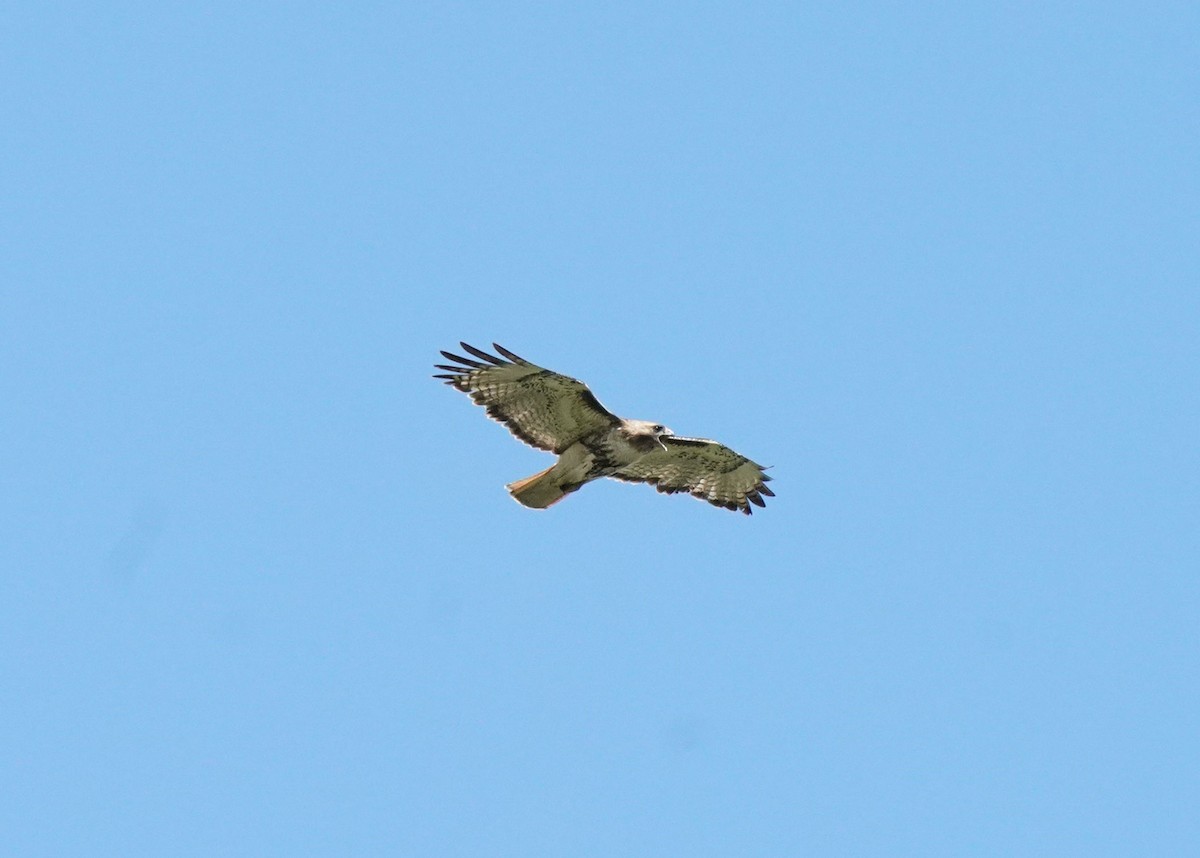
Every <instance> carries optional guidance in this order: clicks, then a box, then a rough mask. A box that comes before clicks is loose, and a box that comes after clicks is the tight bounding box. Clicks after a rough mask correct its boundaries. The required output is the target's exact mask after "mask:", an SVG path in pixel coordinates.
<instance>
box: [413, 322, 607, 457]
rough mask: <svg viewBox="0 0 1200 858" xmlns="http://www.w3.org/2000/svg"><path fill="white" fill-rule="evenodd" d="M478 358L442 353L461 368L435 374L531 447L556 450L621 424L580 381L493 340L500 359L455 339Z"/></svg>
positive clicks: (447, 367) (454, 367)
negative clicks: (526, 357)
mask: <svg viewBox="0 0 1200 858" xmlns="http://www.w3.org/2000/svg"><path fill="white" fill-rule="evenodd" d="M459 345H461V346H462V347H463V349H464V350H466V352H467V353H468V354H471V355H473V356H474V357H475V358H479V360H474V359H473V358H469V357H462V356H461V355H456V354H453V353H451V352H442V354H443V355H444V356H445V357H446V359H447V360H450V361H454V362H455V363H456V364H460V366H450V365H447V364H437V365H436V366H437V368H438V369H444V370H449V374H442V375H435V376H434V378H441V379H445V381H446V384H448V385H450V386H451V387H454V388H457V389H458V390H461V391H462V392H463V393H466V394H468V395H469V396H470V397H471V399H473V400H474V401H475V402H476V403H478V404H479V405H482V406H483V407H484V408H486V409H487V413H488V416H489V417H491V418H492V419H494V420H498V421H499V422H501V423H503V424H504V425H505V426H507V427H508V429H509V431H510V432H512V433H513V434H514V435H516V436H517V437H518V438H520V439H521V440H522V441H524V442H525V443H526V444H529V445H530V446H533V447H537V448H539V449H541V450H549V451H551V452H553V453H561V452H562V451H563V450H565V449H567V447H570V446H571V445H572V444H574V443H575V442H576V441H578V440H579V439H580V438H584V437H586V436H588V435H591V434H593V433H595V432H598V431H600V430H603V429H608V428H609V427H611V426H615V425H616V424H617V423H620V419H619V418H618V417H617V416H616V415H614V414H612V413H610V412H609V411H608V410H607V409H606V408H605V407H604V406H603V405H601V404H600V402H599V401H598V400H597V399H596V397H595V396H594V395H592V392H591V391H590V390H588V389H587V385H585V384H584V383H583V382H581V381H577V380H576V379H573V378H571V377H570V376H566V375H560V374H559V373H557V372H552V371H550V370H548V369H543V368H542V367H540V366H536V365H535V364H532V363H530V362H529V361H527V360H525V359H524V358H521V357H518V356H517V355H515V354H513V353H512V352H510V351H509V350H508V349H506V348H504V347H503V346H501V345H499V344H497V343H492V345H493V346H494V347H495V349H496V351H498V352H499V353H500V354H501V355H503V357H504V358H507V360H504V359H503V358H499V357H496V356H495V355H490V354H488V353H487V352H485V351H483V350H482V349H477V348H475V347H474V346H469V345H467V344H466V343H459Z"/></svg>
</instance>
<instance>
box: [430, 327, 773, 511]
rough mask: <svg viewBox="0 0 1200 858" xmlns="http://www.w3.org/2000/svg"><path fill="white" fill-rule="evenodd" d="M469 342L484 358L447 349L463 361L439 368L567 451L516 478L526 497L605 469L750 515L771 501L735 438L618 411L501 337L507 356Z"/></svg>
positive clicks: (513, 426) (551, 492)
mask: <svg viewBox="0 0 1200 858" xmlns="http://www.w3.org/2000/svg"><path fill="white" fill-rule="evenodd" d="M461 345H462V347H463V348H464V349H465V350H466V351H467V352H468V353H470V354H472V355H474V356H475V357H476V358H480V359H481V360H474V359H472V358H465V357H461V356H459V355H455V354H452V353H450V352H442V354H443V355H444V356H445V357H446V358H447V359H448V360H451V361H455V362H456V363H457V364H461V365H460V366H450V365H445V364H438V369H444V370H449V371H450V374H443V375H438V376H435V377H436V378H441V379H444V380H445V381H446V383H447V384H449V385H451V386H452V387H455V388H457V389H458V390H461V391H463V392H464V393H467V394H469V395H470V396H471V398H472V399H473V400H474V401H475V402H476V403H478V404H480V405H483V406H484V407H486V408H487V412H488V416H490V417H492V418H493V419H495V420H498V421H500V422H501V423H504V424H505V425H506V426H508V428H509V430H510V431H511V432H512V433H513V434H514V435H516V436H517V437H518V438H520V439H521V440H522V441H524V442H525V443H527V444H529V445H530V446H533V447H538V448H539V449H543V450H549V451H550V452H553V453H557V454H558V461H557V462H555V463H554V464H553V465H551V466H550V467H549V468H547V469H546V470H544V471H542V472H540V473H537V474H534V475H533V476H531V477H527V478H525V479H523V480H517V481H516V482H514V483H510V484H509V485H508V490H509V492H510V493H511V494H512V496H513V497H514V498H515V499H516V500H517V501H519V502H520V503H522V504H524V505H525V506H528V507H532V508H535V509H545V508H546V507H548V506H550V505H552V504H554V503H557V502H558V501H560V500H562V499H563V498H564V497H565V496H566V495H568V494H570V493H571V492H573V491H576V490H578V489H579V488H580V486H582V485H583V484H584V483H588V482H591V481H592V480H596V479H599V478H601V477H615V478H616V479H619V480H626V481H630V482H646V483H651V484H652V485H654V486H655V488H657V489H658V490H659V491H660V492H666V493H668V494H673V493H675V492H680V491H686V492H689V493H690V494H692V495H694V496H696V497H698V498H701V499H703V500H707V501H708V502H709V503H712V504H714V505H716V506H721V507H724V508H726V509H732V510H739V509H740V510H741V511H742V512H744V513H745V514H747V515H749V514H750V504H752V503H753V504H755V505H757V506H763V505H764V502H763V499H762V495H768V496H770V495H773V494H774V492H772V491H771V490H770V489H769V488H767V486H766V485H765V483H766V482H767V481H768V480H770V479H771V478H770V477H768V476H766V475H765V474H764V473H763V469H762V466H761V465H757V464H755V463H754V462H752V461H750V460H749V459H747V458H746V457H745V456H741V455H739V454H737V453H735V452H734V451H733V450H730V449H729V448H728V447H725V446H723V445H721V444H718V443H717V442H715V441H709V440H706V439H702V438H680V437H678V436H676V435H675V434H674V433H672V432H671V430H670V429H668V428H667V427H665V426H663V425H662V424H661V423H653V422H651V421H648V420H626V419H622V418H620V417H617V416H616V415H615V414H613V413H611V412H610V411H608V409H606V408H605V407H604V406H602V405H601V404H600V402H599V401H598V400H597V399H596V397H595V396H594V395H593V394H592V392H591V391H590V390H588V389H587V387H586V386H585V385H584V384H583V383H582V382H580V381H577V380H576V379H574V378H570V377H569V376H565V375H561V374H559V373H556V372H553V371H551V370H548V369H543V368H542V367H539V366H536V365H534V364H532V363H530V362H529V361H526V360H525V359H523V358H521V357H518V356H517V355H515V354H513V353H512V352H510V351H508V350H507V349H505V348H503V347H502V346H500V345H498V344H493V345H495V348H496V350H497V351H498V352H499V353H500V354H501V355H503V356H504V357H505V358H507V360H504V359H501V358H498V357H495V356H494V355H490V354H488V353H487V352H484V351H482V350H480V349H477V348H475V347H474V346H469V345H467V344H466V343H461ZM481 361H482V362H481Z"/></svg>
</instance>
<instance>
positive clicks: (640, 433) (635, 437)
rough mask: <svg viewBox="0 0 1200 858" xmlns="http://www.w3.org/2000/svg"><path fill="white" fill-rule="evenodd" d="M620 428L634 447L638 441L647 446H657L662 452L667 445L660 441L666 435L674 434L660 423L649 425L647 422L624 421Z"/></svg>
mask: <svg viewBox="0 0 1200 858" xmlns="http://www.w3.org/2000/svg"><path fill="white" fill-rule="evenodd" d="M621 428H622V429H623V430H624V432H625V435H626V436H627V437H628V438H629V440H630V441H631V442H633V443H634V444H635V446H636V445H637V443H638V442H639V441H640V442H641V443H643V444H646V445H647V446H658V447H662V448H663V449H664V450H665V449H667V445H666V444H664V443H663V442H662V440H661V439H662V438H663V437H664V436H666V435H674V434H675V433H674V432H672V431H671V430H670V429H668V428H667V427H666V426H664V425H662V424H661V423H651V422H650V421H649V420H626V421H624V424H623V425H622V427H621Z"/></svg>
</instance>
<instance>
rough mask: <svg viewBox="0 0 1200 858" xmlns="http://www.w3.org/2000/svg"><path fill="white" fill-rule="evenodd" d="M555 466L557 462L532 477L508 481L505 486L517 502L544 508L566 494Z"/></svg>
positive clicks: (534, 507)
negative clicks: (513, 481) (512, 481)
mask: <svg viewBox="0 0 1200 858" xmlns="http://www.w3.org/2000/svg"><path fill="white" fill-rule="evenodd" d="M557 468H558V466H557V464H554V465H551V466H550V467H548V468H546V470H544V471H541V472H540V473H537V474H534V475H533V476H532V477H526V478H525V479H523V480H517V481H516V482H515V483H509V484H508V486H507V488H508V491H509V494H511V495H512V496H513V497H514V498H515V499H516V501H517V502H518V503H522V504H524V505H525V506H527V507H532V508H533V509H545V508H546V507H548V506H550V505H551V504H556V503H558V502H559V501H560V500H562V499H563V498H564V497H566V496H567V492H565V491H564V490H563V487H562V486H561V485H560V484H559V474H558V473H557Z"/></svg>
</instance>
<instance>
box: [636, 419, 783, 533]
mask: <svg viewBox="0 0 1200 858" xmlns="http://www.w3.org/2000/svg"><path fill="white" fill-rule="evenodd" d="M661 440H662V442H663V445H664V446H665V447H666V449H659V450H655V451H654V452H653V453H647V454H646V455H645V456H643V457H642V458H640V459H638V460H637V461H636V462H634V463H633V464H631V465H625V466H624V467H622V468H621V469H620V470H618V471H617V472H616V473H615V474H613V476H614V477H616V478H617V479H618V480H626V481H627V482H631V483H650V484H651V485H652V486H654V487H655V488H656V489H658V490H659V491H660V492H664V493H666V494H675V493H676V492H688V493H689V494H691V495H692V496H693V497H698V498H700V499H701V500H706V501H708V502H709V503H711V504H713V505H714V506H720V507H724V508H725V509H732V510H739V509H740V510H741V511H742V512H744V513H745V514H746V515H750V513H751V508H750V504H754V505H756V506H766V503H765V502H764V501H763V499H762V496H763V495H767V496H768V497H774V496H775V492H773V491H771V490H770V489H769V488H767V485H766V484H767V482H769V481H770V479H771V478H770V477H768V476H767V475H766V474H764V473H763V466H762V465H758V464H755V463H754V462H752V461H750V460H749V459H747V458H746V457H745V456H742V455H740V454H738V453H735V452H734V451H733V450H730V449H729V448H728V447H726V446H725V445H723V444H718V443H717V442H716V441H707V440H704V439H703V438H679V437H677V436H674V435H665V436H663V437H662V439H661Z"/></svg>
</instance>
